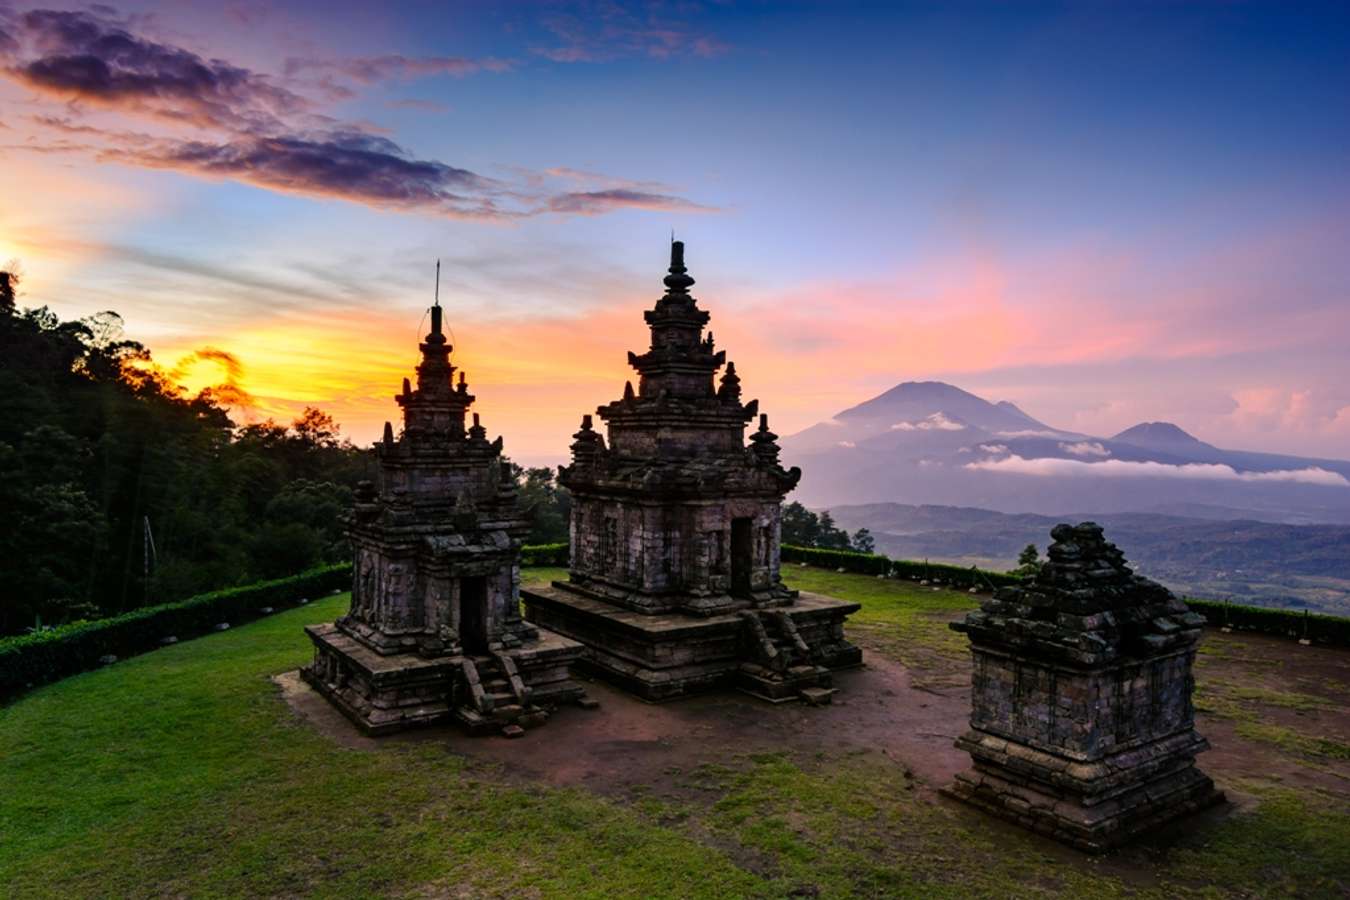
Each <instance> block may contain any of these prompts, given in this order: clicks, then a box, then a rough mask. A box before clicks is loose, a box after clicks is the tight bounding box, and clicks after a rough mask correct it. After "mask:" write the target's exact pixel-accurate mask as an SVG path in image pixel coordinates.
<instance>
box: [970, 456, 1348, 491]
mask: <svg viewBox="0 0 1350 900" xmlns="http://www.w3.org/2000/svg"><path fill="white" fill-rule="evenodd" d="M965 468H967V469H977V470H983V471H986V472H1009V473H1013V474H1018V475H1039V476H1049V477H1054V478H1063V477H1082V476H1098V475H1100V476H1106V477H1112V478H1187V479H1199V480H1204V481H1247V482H1293V483H1297V484H1315V485H1321V486H1323V487H1350V480H1347V479H1346V477H1345V476H1344V475H1341V474H1340V473H1339V472H1331V471H1328V470H1326V469H1323V468H1319V467H1316V466H1312V467H1309V468H1306V469H1277V470H1275V471H1272V472H1250V471H1243V472H1239V471H1238V470H1237V469H1234V468H1233V467H1232V466H1227V465H1221V464H1217V463H1185V464H1183V465H1172V464H1170V463H1160V462H1127V461H1125V460H1119V459H1109V460H1105V461H1102V462H1084V461H1082V460H1077V459H1025V458H1023V457H1021V456H1017V455H1015V454H1014V455H1012V456H1007V457H1004V458H1002V459H982V460H978V461H976V462H969V463H966V464H965Z"/></svg>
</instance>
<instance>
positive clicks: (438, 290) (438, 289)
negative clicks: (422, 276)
mask: <svg viewBox="0 0 1350 900" xmlns="http://www.w3.org/2000/svg"><path fill="white" fill-rule="evenodd" d="M432 305H433V306H440V305H441V261H440V260H439V259H438V260H436V302H435V303H433V304H432Z"/></svg>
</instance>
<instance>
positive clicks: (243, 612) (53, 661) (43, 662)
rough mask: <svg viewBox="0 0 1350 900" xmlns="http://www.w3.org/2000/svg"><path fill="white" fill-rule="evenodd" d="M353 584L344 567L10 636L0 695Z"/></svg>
mask: <svg viewBox="0 0 1350 900" xmlns="http://www.w3.org/2000/svg"><path fill="white" fill-rule="evenodd" d="M351 581H352V567H351V564H350V563H341V564H338V565H335V566H325V567H323V568H318V569H311V570H309V571H308V572H302V573H301V574H299V575H292V576H290V577H288V578H278V579H276V580H274V581H263V582H259V583H257V584H249V585H243V586H241V587H232V588H225V589H224V590H220V591H212V592H210V593H208V594H198V595H197V596H195V597H189V598H188V599H187V600H182V601H179V602H177V603H164V604H161V605H159V606H147V607H144V608H143V609H137V610H132V611H131V612H128V613H123V614H121V615H119V616H111V617H109V618H106V619H98V620H95V621H92V622H72V623H71V624H69V625H62V626H59V627H57V628H52V629H49V630H46V631H38V632H35V633H33V634H26V635H21V636H19V637H12V638H6V639H4V640H0V696H4V695H8V694H12V693H15V692H17V691H21V690H24V689H25V688H27V687H30V686H32V685H37V684H42V683H44V682H48V681H55V680H56V679H58V678H64V677H65V676H67V675H73V674H75V673H76V672H83V671H85V670H86V669H92V668H95V667H97V666H98V665H99V660H100V659H101V658H102V657H105V656H116V657H119V658H122V657H128V656H135V655H136V654H138V653H144V652H145V651H147V650H153V649H155V648H156V647H158V646H159V645H160V641H161V640H162V639H164V638H165V637H168V636H170V635H173V636H174V637H178V638H185V637H192V636H195V635H199V634H202V633H204V632H207V631H209V630H210V629H211V628H213V627H214V626H216V625H218V624H219V623H221V622H229V623H231V624H237V623H239V622H241V621H244V620H246V619H250V618H253V617H255V616H257V615H259V614H260V611H261V610H262V609H263V608H264V607H269V606H281V605H283V604H288V603H294V602H295V601H297V600H300V599H302V598H307V597H316V596H318V595H320V594H324V593H328V592H330V591H333V590H335V589H337V590H344V589H349V588H350V587H351Z"/></svg>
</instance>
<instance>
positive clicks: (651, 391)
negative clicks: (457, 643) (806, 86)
mask: <svg viewBox="0 0 1350 900" xmlns="http://www.w3.org/2000/svg"><path fill="white" fill-rule="evenodd" d="M693 283H694V279H693V278H691V277H690V276H689V274H688V271H687V270H686V268H685V265H684V244H682V243H680V242H678V241H676V242H673V243H672V244H671V259H670V272H669V274H668V275H667V276H666V277H665V285H666V293H665V296H663V297H662V298H661V299H660V300H658V301H657V303H656V307H655V308H654V309H651V310H648V311H647V312H646V313H645V318H646V321H647V324H648V325H649V326H650V328H651V335H652V338H651V348H650V349H649V350H648V351H647V352H646V353H643V354H642V355H640V356H639V355H636V354H633V353H629V354H628V362H629V364H630V365H631V366H632V367H633V368H634V369H636V370H637V372H638V375H639V379H638V387H637V389H636V390H634V389H633V385H632V383H631V382H630V383H629V384H628V385H626V386H625V388H624V394H623V398H622V399H620V400H616V401H614V402H613V403H610V404H608V405H606V406H602V407H600V408H599V410H598V413H599V415H600V418H601V419H603V420H604V421H605V423H606V425H607V426H608V433H609V441H608V443H606V441H605V438H604V437H603V436H602V435H601V434H600V433H599V432H598V431H596V430H595V429H594V427H593V425H592V422H591V417H590V416H584V417H583V418H582V422H581V430H580V431H578V432H577V433H576V435H575V440H574V442H573V444H572V464H571V465H570V466H565V467H563V468H562V470H561V473H560V478H559V480H560V481H561V482H562V484H563V485H564V486H566V487H567V489H568V490H569V491H571V494H572V521H571V563H570V573H569V580H567V581H565V582H564V581H557V582H554V583H553V584H552V585H533V586H531V587H530V588H529V589H527V590H525V591H522V597H523V598H524V601H525V615H526V618H527V619H529V620H530V621H531V622H534V623H536V624H538V625H541V626H545V627H547V628H550V629H552V630H554V631H557V632H559V633H560V634H564V635H566V636H568V637H570V638H574V639H576V640H578V641H581V642H582V643H584V644H585V645H586V647H587V655H586V657H585V663H586V664H587V665H588V666H589V667H591V668H593V669H595V670H597V671H598V672H599V673H600V674H602V675H604V676H605V677H607V678H609V679H611V680H613V681H616V682H617V683H619V684H620V685H621V686H623V687H625V688H627V689H628V690H631V691H632V692H634V693H636V694H637V695H638V696H640V697H642V698H644V699H647V700H665V699H669V698H673V697H679V696H682V695H685V694H688V693H691V692H694V691H698V690H703V689H707V688H712V687H717V686H724V685H734V686H737V687H739V688H740V689H742V690H744V691H746V692H748V693H751V694H754V695H757V696H759V697H762V698H764V699H768V700H772V701H786V700H794V699H798V698H801V699H805V700H808V701H809V702H812V703H821V702H827V701H828V700H829V698H830V696H831V694H832V693H833V688H832V684H831V674H830V672H831V670H832V669H836V668H841V667H845V666H854V665H858V664H859V663H861V661H862V654H861V651H860V650H859V649H858V648H857V647H856V646H854V645H853V644H851V643H849V642H848V641H847V640H846V639H845V638H844V629H843V625H844V619H845V618H846V617H847V616H848V615H850V614H851V613H853V612H856V611H857V610H858V609H859V605H858V604H856V603H846V602H844V601H842V600H836V599H833V598H830V597H822V596H819V595H816V594H805V593H802V594H799V593H798V592H797V591H793V590H789V589H788V588H786V587H785V586H784V585H783V583H782V580H781V579H780V577H779V571H778V569H779V541H780V504H781V502H782V499H783V496H784V495H785V494H786V493H787V492H788V491H790V490H792V488H793V487H795V486H796V484H797V481H798V479H800V477H801V471H800V470H799V469H796V468H793V469H784V468H783V467H782V465H780V463H779V460H778V453H779V448H778V444H777V443H776V440H777V436H776V435H775V434H773V432H771V431H769V424H768V417H767V416H763V415H759V411H758V407H759V403H758V401H754V400H752V401H750V402H749V403H742V402H741V386H740V378H739V377H738V376H737V374H736V367H735V365H734V364H732V363H726V370H725V371H724V372H723V374H722V377H721V381H720V383H717V384H715V383H714V379H715V376H716V374H717V371H718V370H719V369H721V368H722V366H723V363H725V362H726V353H725V352H724V351H720V350H717V349H715V347H714V344H713V336H712V334H711V332H710V333H708V334H707V336H706V337H705V336H704V334H703V328H704V326H705V325H706V324H707V323H708V313H707V312H706V311H704V310H702V309H700V308H699V307H698V304H697V302H696V301H695V299H694V298H693V297H692V296H691V295H690V293H689V288H690V286H691V285H693ZM756 418H758V421H759V430H758V431H756V432H754V433H753V434H752V435H751V437H750V446H749V447H747V446H746V441H745V429H746V425H747V424H748V423H750V422H753V421H754V420H755V419H756Z"/></svg>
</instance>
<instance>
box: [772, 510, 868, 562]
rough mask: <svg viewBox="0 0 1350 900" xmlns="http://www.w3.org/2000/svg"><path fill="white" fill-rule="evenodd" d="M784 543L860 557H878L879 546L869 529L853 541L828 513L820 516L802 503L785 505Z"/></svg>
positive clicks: (864, 529)
mask: <svg viewBox="0 0 1350 900" xmlns="http://www.w3.org/2000/svg"><path fill="white" fill-rule="evenodd" d="M783 543H784V544H793V545H795V546H798V547H819V548H821V549H822V550H852V551H854V552H856V553H874V552H876V546H877V545H876V541H875V540H874V539H873V538H872V532H870V531H868V530H867V529H866V528H859V529H858V530H857V531H855V532H853V536H852V537H850V536H849V533H848V532H847V531H845V530H844V529H842V528H840V527H839V526H837V525H835V524H834V517H833V516H831V515H830V511H829V510H828V509H827V510H825V511H824V512H822V513H820V514H819V515H817V514H816V513H813V512H811V510H809V509H807V508H806V507H805V506H802V505H801V504H800V503H785V504H784V505H783Z"/></svg>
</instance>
